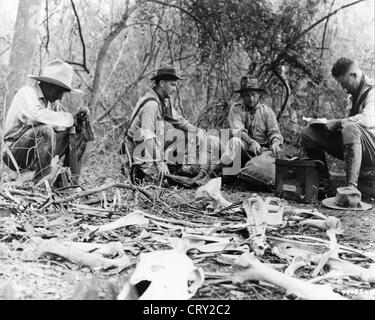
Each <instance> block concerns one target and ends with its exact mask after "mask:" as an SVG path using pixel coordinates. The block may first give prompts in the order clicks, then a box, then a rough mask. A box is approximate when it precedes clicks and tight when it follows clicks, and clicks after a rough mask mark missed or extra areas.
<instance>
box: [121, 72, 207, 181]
mask: <svg viewBox="0 0 375 320" xmlns="http://www.w3.org/2000/svg"><path fill="white" fill-rule="evenodd" d="M151 80H152V81H154V83H155V85H154V87H153V88H152V89H150V90H149V91H148V92H147V93H146V94H145V95H144V96H142V97H141V98H140V99H139V100H138V102H137V104H136V106H135V108H134V110H133V113H132V117H131V122H130V126H129V129H128V130H127V132H126V133H125V138H124V143H123V144H122V147H121V153H123V154H125V155H126V156H127V159H126V163H125V167H129V166H132V165H136V166H137V167H138V168H140V169H141V170H142V172H143V173H144V174H145V175H147V176H151V177H156V176H158V175H159V174H162V175H168V174H169V173H170V171H169V168H168V164H169V161H168V159H167V157H166V156H165V150H166V148H167V147H168V145H170V144H171V141H170V140H167V139H168V138H167V137H169V138H177V140H181V142H183V143H182V148H181V150H180V151H182V152H183V153H184V152H186V151H187V147H186V143H185V142H186V133H187V132H191V133H196V134H197V133H199V134H202V133H201V132H200V130H199V129H198V128H197V127H195V126H194V125H192V124H191V123H189V121H187V120H186V119H184V118H183V117H182V116H181V115H180V114H178V113H177V111H176V110H175V109H174V108H173V106H172V104H171V98H172V96H173V95H174V94H175V92H176V90H177V81H178V80H182V79H181V78H180V77H179V76H177V74H176V70H175V69H174V68H172V67H169V66H167V67H161V68H160V69H158V70H157V71H156V74H155V75H154V76H153V77H152V78H151ZM171 132H173V134H171ZM175 140H176V139H175ZM175 140H174V141H173V142H174V143H175V142H176V141H175Z"/></svg>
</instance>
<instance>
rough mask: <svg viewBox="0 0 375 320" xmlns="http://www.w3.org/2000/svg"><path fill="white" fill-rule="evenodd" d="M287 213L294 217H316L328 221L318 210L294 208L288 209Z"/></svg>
mask: <svg viewBox="0 0 375 320" xmlns="http://www.w3.org/2000/svg"><path fill="white" fill-rule="evenodd" d="M285 213H286V214H287V213H288V214H292V215H295V216H300V217H301V218H302V217H306V216H307V217H316V218H319V219H323V220H325V219H327V217H326V216H325V215H324V214H323V213H321V212H319V211H318V210H317V209H296V208H293V207H288V208H287V209H286V210H285Z"/></svg>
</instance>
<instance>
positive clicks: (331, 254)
mask: <svg viewBox="0 0 375 320" xmlns="http://www.w3.org/2000/svg"><path fill="white" fill-rule="evenodd" d="M330 218H331V219H330ZM330 218H328V219H327V220H326V224H327V227H328V230H327V231H326V233H327V236H328V238H329V241H330V242H329V251H328V252H327V253H325V254H323V256H322V259H321V261H320V262H319V264H318V266H317V267H316V269H315V270H314V272H313V273H312V276H313V277H314V278H315V277H317V276H318V275H319V272H320V271H321V270H322V269H323V267H324V266H325V265H326V263H327V262H328V260H329V259H330V258H338V257H339V245H338V243H337V238H336V234H342V232H343V229H342V225H341V223H340V220H339V219H336V218H333V217H330Z"/></svg>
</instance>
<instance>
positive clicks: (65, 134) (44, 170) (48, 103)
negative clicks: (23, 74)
mask: <svg viewBox="0 0 375 320" xmlns="http://www.w3.org/2000/svg"><path fill="white" fill-rule="evenodd" d="M73 75H74V71H73V68H72V67H71V66H70V65H69V64H67V63H65V62H64V61H62V60H59V59H57V60H53V61H51V62H50V63H48V65H47V66H46V67H45V68H44V69H43V72H42V75H41V76H30V78H32V79H34V80H36V81H35V83H34V84H33V86H24V87H22V88H21V89H20V90H19V91H18V92H17V93H16V95H15V96H14V98H13V101H12V104H11V106H10V108H9V110H8V112H7V116H6V120H5V128H4V131H5V136H4V141H5V144H6V145H7V149H8V151H7V152H5V153H4V156H3V159H4V162H5V163H6V165H7V166H8V167H9V168H10V169H12V170H14V171H15V170H17V168H18V169H19V170H20V171H35V175H34V179H33V180H34V182H35V183H38V182H39V181H41V180H42V179H43V178H46V179H49V178H48V177H49V175H50V173H51V169H52V168H51V162H52V159H53V158H54V157H55V156H59V157H61V158H62V157H64V164H63V165H64V166H65V167H71V165H72V163H71V160H72V157H71V154H70V151H71V150H70V148H69V143H70V140H71V139H72V137H71V136H72V133H71V129H72V128H74V129H77V131H76V133H77V136H76V140H77V141H76V143H75V145H76V146H77V150H76V151H77V153H76V157H77V158H76V159H75V160H76V161H75V162H76V163H75V165H76V167H78V168H76V170H77V171H78V172H75V173H74V174H76V175H78V174H79V171H80V168H81V160H82V157H83V154H84V152H85V149H86V142H85V141H84V139H83V138H82V137H81V133H82V126H81V122H86V120H88V119H87V117H88V113H89V111H88V109H87V108H82V109H81V110H80V111H79V112H78V113H77V115H76V116H74V117H73V115H72V114H71V113H69V112H67V111H66V110H65V108H64V107H63V105H62V104H61V103H60V102H59V101H60V100H61V99H62V97H63V95H64V94H65V93H67V92H70V91H78V90H75V89H73V88H72V82H73ZM9 153H11V155H12V156H10V154H9ZM15 162H16V163H15ZM52 178H53V177H51V179H52ZM58 187H60V186H58Z"/></svg>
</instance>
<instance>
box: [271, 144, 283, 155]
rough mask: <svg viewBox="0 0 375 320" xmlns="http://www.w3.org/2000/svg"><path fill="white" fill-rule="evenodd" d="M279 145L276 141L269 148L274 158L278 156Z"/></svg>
mask: <svg viewBox="0 0 375 320" xmlns="http://www.w3.org/2000/svg"><path fill="white" fill-rule="evenodd" d="M280 145H281V143H280V141H277V142H274V143H273V144H272V146H271V151H272V153H273V154H274V156H276V157H277V156H278V155H279V153H280V151H281V147H280Z"/></svg>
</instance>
